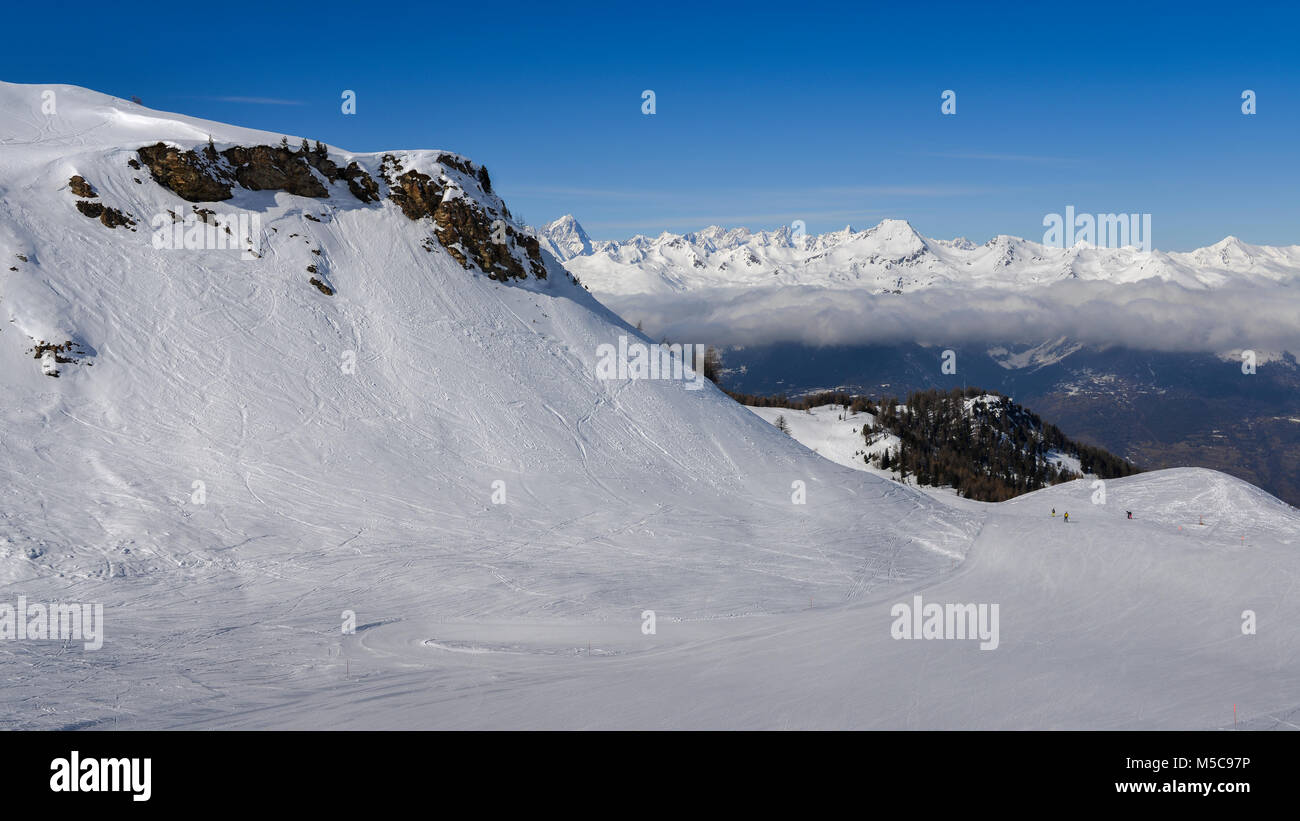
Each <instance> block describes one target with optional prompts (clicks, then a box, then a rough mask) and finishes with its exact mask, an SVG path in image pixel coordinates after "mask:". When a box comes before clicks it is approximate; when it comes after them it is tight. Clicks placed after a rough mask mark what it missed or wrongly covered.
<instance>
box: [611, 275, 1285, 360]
mask: <svg viewBox="0 0 1300 821" xmlns="http://www.w3.org/2000/svg"><path fill="white" fill-rule="evenodd" d="M598 296H599V297H600V299H601V300H602V301H603V302H604V303H605V304H606V305H608V306H609V307H610V308H612V309H613V310H614V311H616V312H617V313H619V314H620V315H621V316H622V317H623V318H624V319H626V320H627V321H629V322H631V323H633V324H635V323H637V322H641V323H642V324H643V326H644V328H645V330H646V332H647V333H649V334H651V335H652V336H656V337H658V336H666V337H668V338H670V339H672V340H675V341H681V342H686V341H691V342H708V343H710V344H715V345H763V344H771V343H780V342H802V343H806V344H810V345H848V344H887V343H896V342H917V343H921V344H927V345H956V344H960V343H967V342H1000V343H1035V344H1036V343H1040V342H1043V341H1045V340H1048V339H1054V338H1057V337H1061V336H1067V337H1070V338H1071V339H1074V340H1077V341H1079V342H1083V343H1085V344H1088V345H1097V346H1112V345H1122V346H1126V347H1131V348H1138V349H1143V350H1157V351H1176V352H1204V353H1225V352H1231V351H1239V350H1242V349H1253V350H1257V351H1282V350H1286V351H1291V352H1300V290H1296V289H1292V288H1283V287H1278V288H1234V289H1232V290H1218V291H1211V290H1190V289H1187V288H1184V287H1182V286H1181V285H1177V284H1174V283H1169V282H1162V281H1160V280H1155V279H1152V280H1147V281H1143V282H1139V283H1134V284H1129V285H1115V284H1113V283H1104V282H1087V281H1077V280H1071V281H1066V282H1058V283H1054V284H1052V285H1048V286H1044V287H1041V288H1036V289H1032V290H1028V291H1020V292H1015V293H1009V292H1006V291H998V290H984V289H972V290H964V291H952V290H937V289H936V290H922V291H916V292H913V293H907V294H870V293H865V292H861V291H852V290H835V289H827V288H807V287H804V288H751V289H725V290H713V291H692V292H690V293H684V294H672V295H666V296H661V295H654V296H650V295H637V296H609V295H598Z"/></svg>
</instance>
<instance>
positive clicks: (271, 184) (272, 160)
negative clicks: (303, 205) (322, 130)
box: [221, 145, 329, 199]
mask: <svg viewBox="0 0 1300 821" xmlns="http://www.w3.org/2000/svg"><path fill="white" fill-rule="evenodd" d="M221 156H223V157H225V158H226V160H227V161H229V163H230V164H231V165H232V166H234V168H235V179H236V180H238V181H239V184H240V185H242V186H244V187H245V188H250V189H252V190H254V191H267V190H270V191H285V192H287V193H290V194H297V195H298V196H300V197H315V198H317V199H319V198H321V197H328V196H329V191H328V190H327V189H326V188H325V186H324V185H322V184H321V181H320V180H318V179H316V176H315V175H314V174H312V173H311V166H310V165H309V164H308V163H307V161H306V160H305V159H304V158H303V156H302V155H301V154H299V153H295V152H294V151H291V150H289V149H288V148H285V147H283V146H281V147H278V148H272V147H271V146H269V145H257V146H253V147H252V148H244V147H243V146H235V147H233V148H227V149H226V150H225V151H222V152H221Z"/></svg>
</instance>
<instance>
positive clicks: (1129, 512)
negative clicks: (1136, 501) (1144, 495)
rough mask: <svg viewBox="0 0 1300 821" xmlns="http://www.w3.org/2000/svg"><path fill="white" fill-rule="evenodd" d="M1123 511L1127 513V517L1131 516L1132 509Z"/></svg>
mask: <svg viewBox="0 0 1300 821" xmlns="http://www.w3.org/2000/svg"><path fill="white" fill-rule="evenodd" d="M1124 512H1125V513H1127V514H1128V517H1129V518H1130V519H1132V518H1133V511H1131V510H1126V511H1124Z"/></svg>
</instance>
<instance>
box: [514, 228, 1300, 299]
mask: <svg viewBox="0 0 1300 821" xmlns="http://www.w3.org/2000/svg"><path fill="white" fill-rule="evenodd" d="M537 234H538V236H539V238H541V240H542V241H543V243H548V242H549V243H550V245H551V247H552V250H553V251H554V252H556V255H557V257H558V258H559V259H560V260H561V261H563V262H564V264H565V266H566V267H567V268H568V269H569V270H570V271H572V272H573V273H575V274H576V275H577V276H578V277H579V278H580V279H581V280H582V281H583V282H584V283H586V284H587V285H588V286H589V287H590V288H591V289H592V291H593V292H594V293H596V294H610V295H620V296H626V295H630V294H666V293H674V292H680V291H692V290H703V289H716V288H738V287H745V288H753V287H766V286H778V285H781V286H788V285H802V286H817V287H823V288H848V289H858V288H863V289H867V290H870V291H875V292H892V291H903V292H907V291H915V290H918V289H925V288H934V287H949V288H952V287H969V288H1010V289H1023V288H1028V287H1033V286H1040V285H1047V284H1050V283H1053V282H1058V281H1062V280H1070V279H1078V280H1094V281H1102V282H1111V283H1116V284H1123V283H1134V282H1139V281H1141V280H1143V279H1148V278H1156V279H1158V280H1161V281H1166V282H1173V283H1177V284H1179V285H1182V286H1184V287H1187V288H1193V289H1206V288H1219V287H1224V286H1226V285H1228V284H1234V283H1235V284H1250V285H1272V284H1279V283H1281V284H1294V283H1296V282H1297V281H1300V245H1292V246H1286V247H1272V246H1262V245H1250V244H1247V243H1244V242H1242V241H1241V240H1239V239H1237V238H1236V237H1227V238H1226V239H1224V240H1222V241H1221V242H1218V243H1215V244H1214V245H1211V246H1209V247H1207V248H1201V249H1198V250H1196V251H1191V252H1186V253H1183V252H1163V251H1159V250H1153V251H1142V250H1139V249H1137V248H1134V247H1125V248H1102V247H1094V246H1090V245H1087V244H1084V243H1079V244H1076V245H1073V246H1071V247H1069V248H1054V247H1049V246H1046V245H1042V244H1039V243H1036V242H1031V241H1029V240H1024V239H1020V238H1019V237H1011V236H1006V235H999V236H996V237H994V238H993V239H991V240H989V241H988V242H986V243H984V244H983V245H976V244H975V243H973V242H971V241H969V240H967V239H964V238H959V239H955V240H936V239H929V238H926V237H923V236H921V235H920V234H919V233H917V232H916V230H915V229H913V228H912V226H911V225H910V224H908V223H907V222H906V221H905V220H898V219H887V220H884V221H883V222H881V223H880V224H879V225H877V226H875V227H874V228H869V229H866V230H862V231H855V230H853V229H852V228H848V227H846V228H844V229H843V230H841V231H833V232H829V233H825V234H821V235H808V236H799V235H796V234H795V233H794V232H792V231H791V230H790V229H789V228H788V227H782V228H780V229H778V230H776V231H758V232H750V231H749V230H747V229H745V228H734V229H723V228H720V227H718V226H710V227H708V228H705V229H703V230H702V231H697V232H693V233H688V234H670V233H667V232H665V233H663V234H661V235H660V236H658V237H655V238H653V239H652V238H648V237H644V236H640V235H638V236H635V237H632V238H631V239H628V240H624V241H596V242H592V241H590V240H589V239H588V238H587V237H586V234H585V232H584V231H583V230H582V227H581V226H580V225H579V224H578V222H577V220H575V219H574V218H573V217H572V216H565V217H563V218H561V219H559V220H556V221H555V222H553V223H551V224H550V225H548V226H545V227H543V228H541V229H537ZM575 238H580V239H575Z"/></svg>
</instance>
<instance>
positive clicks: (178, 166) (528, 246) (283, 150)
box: [82, 140, 546, 282]
mask: <svg viewBox="0 0 1300 821" xmlns="http://www.w3.org/2000/svg"><path fill="white" fill-rule="evenodd" d="M136 153H137V155H138V156H139V159H140V162H143V163H144V165H145V166H147V167H148V168H149V172H150V174H152V176H153V179H154V181H155V182H157V183H158V184H159V185H161V186H163V187H164V188H167V189H168V190H170V191H172V192H173V193H175V194H176V195H177V196H180V197H181V198H183V199H186V200H189V201H190V202H221V201H225V200H228V199H230V198H231V197H232V196H234V189H235V188H236V187H240V188H244V189H247V190H250V191H283V192H285V193H287V194H294V195H296V196H300V197H311V198H315V199H320V198H324V197H329V196H331V193H332V192H331V190H330V186H333V185H336V184H339V183H342V184H344V185H346V187H347V189H348V191H349V192H350V193H351V194H352V196H353V197H354V198H355V199H356V200H357V201H358V202H360V203H374V202H381V201H382V200H383V199H385V198H387V199H390V200H392V201H393V203H394V204H395V205H397V207H398V208H399V209H401V211H402V213H403V214H404V215H406V217H407V218H408V219H410V220H413V221H419V220H423V219H426V218H427V219H429V220H431V221H432V223H433V234H434V236H435V237H436V238H437V240H438V242H439V243H440V244H441V245H442V246H443V247H444V248H446V249H447V251H448V253H450V254H451V255H452V257H454V258H455V259H456V261H457V262H459V263H460V264H461V265H462V266H464V267H465V268H467V269H468V268H471V267H477V268H478V269H479V270H480V271H482V272H483V273H485V274H487V275H488V276H489V277H491V278H492V279H496V280H500V281H503V282H504V281H508V280H510V279H524V278H527V277H528V275H529V274H532V275H533V276H534V277H537V278H538V279H545V278H546V265H545V263H544V262H543V260H542V254H541V246H540V245H539V244H538V241H537V239H536V238H535V237H533V236H531V235H528V234H525V233H523V232H522V231H519V230H517V229H516V228H515V227H514V226H513V225H512V224H511V222H512V218H511V216H510V211H509V209H508V208H506V207H505V204H504V203H503V202H501V200H500V199H499V198H498V197H497V196H496V195H495V194H494V193H493V192H492V181H491V178H490V176H489V175H488V172H487V168H485V167H483V166H476V165H475V164H473V163H472V162H470V161H469V160H466V159H464V158H462V157H457V156H456V155H454V154H445V153H443V154H437V155H435V160H434V162H433V163H432V164H431V166H430V167H427V168H425V169H424V170H421V169H418V168H411V167H406V166H405V164H404V161H403V160H402V159H401V158H399V157H398V156H395V155H393V154H385V155H383V157H382V159H381V161H380V163H379V166H378V169H377V176H378V177H379V180H378V181H377V180H376V179H375V177H373V176H371V174H370V173H369V172H368V171H367V170H366V169H364V168H363V167H362V166H361V165H360V164H358V163H357V162H356V161H355V160H354V161H352V162H349V163H348V164H347V165H346V166H342V167H341V166H340V165H339V164H338V163H336V162H335V161H334V160H332V159H331V158H330V157H329V154H328V151H327V149H326V148H325V147H324V146H323V145H321V144H320V143H316V146H315V148H309V147H308V145H307V142H306V141H305V140H304V141H303V143H302V146H301V147H300V148H298V149H296V150H295V149H291V148H290V147H289V146H288V142H287V140H286V141H285V142H282V143H281V144H280V145H279V146H270V145H255V146H239V145H236V146H231V147H228V148H225V149H223V150H221V151H218V150H217V149H216V146H215V145H213V144H211V143H209V144H208V145H207V146H206V147H204V148H203V149H202V150H198V151H196V150H192V149H191V150H183V149H181V148H179V147H177V146H174V145H168V144H166V143H162V142H159V143H155V144H154V145H147V146H143V147H141V148H140V149H139V150H138V151H137V152H136ZM82 182H84V181H82Z"/></svg>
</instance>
